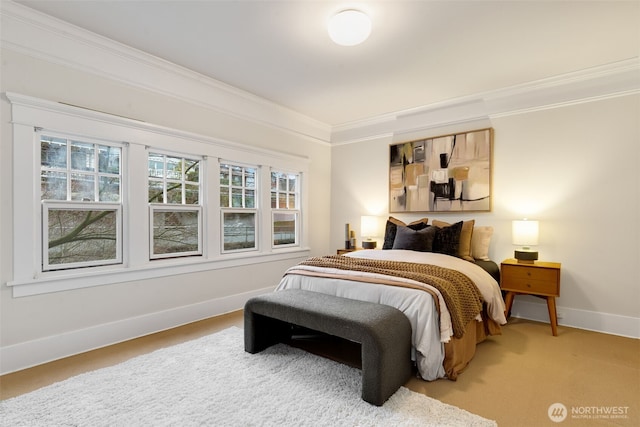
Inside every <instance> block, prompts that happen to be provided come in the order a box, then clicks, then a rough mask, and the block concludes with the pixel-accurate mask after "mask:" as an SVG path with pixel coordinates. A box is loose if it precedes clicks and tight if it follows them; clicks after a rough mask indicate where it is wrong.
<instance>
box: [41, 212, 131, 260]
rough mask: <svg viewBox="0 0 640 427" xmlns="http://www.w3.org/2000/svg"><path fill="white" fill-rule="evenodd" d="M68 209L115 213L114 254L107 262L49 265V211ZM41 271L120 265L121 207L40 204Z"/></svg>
mask: <svg viewBox="0 0 640 427" xmlns="http://www.w3.org/2000/svg"><path fill="white" fill-rule="evenodd" d="M52 209H56V210H58V209H60V210H61V209H69V210H74V211H114V212H115V213H116V233H115V234H116V254H115V257H114V258H112V259H108V260H95V261H85V262H75V263H65V264H50V263H49V251H48V247H47V242H48V241H49V229H48V227H47V224H49V210H52ZM41 247H42V271H43V272H47V271H56V270H68V269H74V268H84V267H100V266H104V265H111V264H122V206H121V205H120V204H115V203H96V202H73V201H69V202H64V201H57V200H46V201H43V202H42V245H41Z"/></svg>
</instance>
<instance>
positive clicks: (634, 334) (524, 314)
mask: <svg viewBox="0 0 640 427" xmlns="http://www.w3.org/2000/svg"><path fill="white" fill-rule="evenodd" d="M556 312H557V313H558V325H561V326H569V327H572V328H578V329H586V330H588V331H595V332H602V333H604V334H611V335H619V336H623V337H629V338H640V318H637V317H630V316H620V315H618V314H610V313H600V312H597V311H589V310H579V309H575V308H568V307H561V306H558V307H557V308H556ZM511 315H512V316H513V317H519V318H522V319H528V320H535V321H537V322H544V323H549V311H548V310H547V305H546V304H545V303H542V304H541V303H536V302H530V301H524V300H518V299H516V300H515V301H514V302H513V307H512V308H511ZM507 327H508V326H507ZM558 333H559V334H562V331H560V332H558ZM549 334H551V327H549Z"/></svg>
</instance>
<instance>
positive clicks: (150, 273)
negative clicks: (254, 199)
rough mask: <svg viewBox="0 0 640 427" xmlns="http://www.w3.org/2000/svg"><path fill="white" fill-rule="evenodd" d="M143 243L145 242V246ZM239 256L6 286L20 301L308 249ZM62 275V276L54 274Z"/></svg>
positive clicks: (303, 253)
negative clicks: (25, 298)
mask: <svg viewBox="0 0 640 427" xmlns="http://www.w3.org/2000/svg"><path fill="white" fill-rule="evenodd" d="M145 243H146V242H145ZM251 252H252V253H248V252H240V253H238V254H237V256H233V255H234V254H233V253H228V254H226V255H225V256H224V257H222V258H215V259H201V257H198V258H197V259H196V258H189V257H186V258H176V259H168V260H167V259H163V260H154V261H153V262H149V263H147V264H145V265H143V266H140V267H135V268H134V267H129V268H126V269H123V268H122V267H121V266H119V265H118V266H115V267H113V266H106V267H104V268H100V267H95V268H92V269H91V272H90V273H89V272H88V271H87V270H86V269H82V271H81V270H66V271H64V272H48V275H47V277H39V278H34V279H24V280H14V281H10V282H7V286H10V287H13V294H12V295H13V297H14V298H20V297H26V296H32V295H39V294H44V293H52V292H61V291H68V290H73V289H81V288H87V287H92V286H102V285H110V284H114V283H123V282H133V281H136V280H145V279H153V278H156V277H169V276H178V275H183V274H189V273H196V272H200V271H210V270H218V269H224V268H231V267H239V266H243V265H254V264H259V263H267V262H275V261H283V260H290V259H299V258H305V257H309V256H310V254H311V251H310V249H309V248H292V249H290V250H286V249H284V248H283V249H281V250H279V251H278V252H277V253H276V252H273V253H259V252H258V251H257V250H252V251H251ZM55 273H62V274H55Z"/></svg>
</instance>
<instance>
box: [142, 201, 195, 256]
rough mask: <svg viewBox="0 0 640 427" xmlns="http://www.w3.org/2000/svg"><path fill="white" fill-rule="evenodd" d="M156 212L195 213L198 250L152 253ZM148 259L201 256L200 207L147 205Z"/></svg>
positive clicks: (161, 204) (162, 204)
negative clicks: (196, 217)
mask: <svg viewBox="0 0 640 427" xmlns="http://www.w3.org/2000/svg"><path fill="white" fill-rule="evenodd" d="M156 212H196V213H197V214H198V248H197V249H196V250H195V251H183V252H171V253H165V254H156V253H154V251H153V248H154V234H153V231H154V223H153V215H154V213H156ZM149 227H150V229H149V258H150V259H152V260H154V259H163V258H176V257H187V256H201V255H202V240H203V238H202V206H200V205H177V204H164V203H153V204H150V205H149Z"/></svg>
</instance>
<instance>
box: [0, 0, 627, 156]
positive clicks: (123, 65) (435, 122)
mask: <svg viewBox="0 0 640 427" xmlns="http://www.w3.org/2000/svg"><path fill="white" fill-rule="evenodd" d="M0 6H1V7H0V18H1V22H0V25H2V48H4V49H10V50H13V51H17V52H19V53H23V54H26V55H29V56H32V57H35V58H39V59H43V60H46V61H49V62H53V63H57V64H60V65H64V66H67V67H72V68H74V69H79V70H82V71H85V72H89V73H92V74H95V75H99V76H103V77H107V78H109V79H112V80H116V81H119V82H122V83H125V84H128V85H130V86H133V87H137V88H141V89H145V90H149V91H153V92H155V93H160V94H162V95H165V96H170V97H173V98H176V99H180V100H182V101H185V102H188V103H191V104H195V105H199V106H202V107H204V108H208V109H211V110H214V111H217V112H220V113H222V114H226V115H229V116H232V117H236V118H240V119H243V120H248V121H250V122H253V123H257V124H259V125H262V126H268V127H270V128H275V129H279V130H282V131H285V132H287V133H290V134H294V135H297V136H299V137H303V138H305V139H310V140H312V141H314V142H317V143H321V144H323V145H329V144H330V145H343V144H350V143H356V142H363V141H368V140H374V139H378V138H385V137H388V136H389V135H403V134H409V133H415V132H421V131H426V130H429V129H434V128H440V127H445V126H463V125H465V124H470V123H473V122H477V121H480V120H485V121H486V120H491V119H496V118H500V117H505V116H509V115H514V114H523V113H526V112H531V111H539V110H545V109H551V108H559V107H562V106H567V105H573V104H577V103H583V102H592V101H595V100H601V99H607V98H611V97H617V96H624V95H629V94H637V93H640V58H639V57H634V58H629V59H626V60H622V61H618V62H615V63H611V64H605V65H601V66H598V67H593V68H589V69H585V70H579V71H576V72H572V73H567V74H563V75H559V76H554V77H550V78H546V79H541V80H537V81H532V82H528V83H524V84H520V85H515V86H510V87H507V88H502V89H499V90H495V91H490V92H484V93H479V94H473V95H470V96H465V97H460V98H455V99H451V100H446V101H442V102H438V103H433V104H428V105H423V106H419V107H416V108H412V109H407V110H402V111H396V112H392V113H387V114H384V115H380V116H374V117H370V118H367V119H364V120H358V121H354V122H349V123H344V124H341V125H336V126H333V127H332V126H330V125H328V124H325V123H322V122H320V121H317V120H315V119H313V118H310V117H308V116H305V115H302V114H300V113H298V112H295V111H293V110H290V109H287V108H285V107H283V106H281V105H278V104H276V103H273V102H271V101H268V100H265V99H263V98H260V97H258V96H255V95H253V94H251V93H248V92H245V91H242V90H240V89H237V88H235V87H233V86H230V85H227V84H224V83H222V82H220V81H218V80H215V79H212V78H209V77H206V76H204V75H202V74H199V73H196V72H194V71H192V70H189V69H186V68H184V67H180V66H178V65H175V64H173V63H170V62H168V61H165V60H163V59H160V58H157V57H155V56H153V55H150V54H147V53H145V52H141V51H139V50H136V49H133V48H131V47H129V46H126V45H124V44H121V43H118V42H116V41H113V40H110V39H107V38H105V37H102V36H99V35H97V34H94V33H91V32H89V31H86V30H84V29H81V28H79V27H76V26H73V25H71V24H69V23H66V22H64V21H61V20H58V19H56V18H53V17H51V16H48V15H45V14H42V13H40V12H37V11H34V10H33V9H30V8H28V7H25V6H23V5H20V4H17V3H14V2H12V1H8V0H3V1H2V2H1V3H0ZM142 76H144V78H143V77H142Z"/></svg>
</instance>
